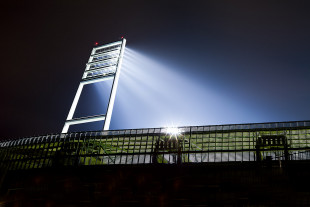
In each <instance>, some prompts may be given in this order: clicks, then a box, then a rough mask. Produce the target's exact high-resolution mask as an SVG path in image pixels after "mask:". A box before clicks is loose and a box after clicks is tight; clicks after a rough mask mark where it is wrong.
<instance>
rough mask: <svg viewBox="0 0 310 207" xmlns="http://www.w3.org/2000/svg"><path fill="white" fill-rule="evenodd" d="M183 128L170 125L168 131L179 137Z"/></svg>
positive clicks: (171, 134)
mask: <svg viewBox="0 0 310 207" xmlns="http://www.w3.org/2000/svg"><path fill="white" fill-rule="evenodd" d="M181 132H182V131H181V130H180V129H179V128H176V127H168V128H166V133H167V134H169V135H170V137H172V136H175V137H177V136H178V135H180V134H181Z"/></svg>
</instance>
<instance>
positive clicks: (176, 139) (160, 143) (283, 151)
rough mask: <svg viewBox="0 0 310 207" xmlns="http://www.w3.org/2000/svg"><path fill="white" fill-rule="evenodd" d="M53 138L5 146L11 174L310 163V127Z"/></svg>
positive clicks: (307, 124) (262, 125)
mask: <svg viewBox="0 0 310 207" xmlns="http://www.w3.org/2000/svg"><path fill="white" fill-rule="evenodd" d="M178 129H179V131H180V133H179V134H177V135H174V136H172V135H171V134H169V133H167V128H148V129H128V130H111V131H93V132H91V131H90V132H75V133H68V134H51V135H45V136H37V137H29V138H23V139H16V140H8V141H3V142H1V143H0V153H1V155H0V157H1V165H2V166H3V167H4V166H6V168H8V169H10V170H16V169H30V168H49V167H55V166H83V165H133V164H134V165H139V164H189V163H192V164H193V163H205V164H208V163H223V162H225V163H244V164H245V163H264V162H266V161H270V162H273V163H274V164H275V165H279V166H281V165H284V164H285V162H287V161H292V160H309V159H310V151H309V148H310V121H296V122H272V123H256V124H234V125H211V126H189V127H180V128H178Z"/></svg>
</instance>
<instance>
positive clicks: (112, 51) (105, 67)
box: [62, 38, 126, 133]
mask: <svg viewBox="0 0 310 207" xmlns="http://www.w3.org/2000/svg"><path fill="white" fill-rule="evenodd" d="M95 44H96V45H97V44H98V43H97V42H96V43H95ZM125 45H126V39H125V38H122V40H120V41H117V42H113V43H110V44H105V45H100V46H96V47H94V48H93V50H92V52H91V55H90V57H89V60H88V63H87V64H86V68H85V71H84V74H83V76H82V81H81V82H80V85H79V87H78V90H77V92H76V95H75V97H74V99H73V102H72V105H71V108H70V111H69V114H68V116H67V119H66V122H65V125H64V127H63V129H62V133H67V132H68V130H69V127H70V126H71V125H76V124H85V123H90V122H96V121H104V124H103V130H109V127H110V122H111V116H112V110H113V106H114V101H115V96H116V89H117V85H118V79H119V76H120V70H121V65H122V58H123V55H124V51H125ZM111 79H112V80H113V84H112V89H111V92H110V94H109V95H110V98H109V103H108V107H107V109H106V113H105V114H99V115H94V116H87V117H79V118H73V115H74V112H75V109H76V107H77V104H78V101H79V99H80V96H81V93H82V90H83V86H85V85H87V84H93V83H98V82H102V81H108V80H111Z"/></svg>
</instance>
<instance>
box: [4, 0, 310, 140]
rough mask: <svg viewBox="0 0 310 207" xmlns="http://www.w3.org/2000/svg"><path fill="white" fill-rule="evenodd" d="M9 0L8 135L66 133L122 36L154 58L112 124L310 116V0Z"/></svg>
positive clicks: (126, 84) (135, 71)
mask: <svg viewBox="0 0 310 207" xmlns="http://www.w3.org/2000/svg"><path fill="white" fill-rule="evenodd" d="M9 2H10V3H1V14H0V15H1V37H2V38H1V60H2V69H1V71H2V81H1V82H0V84H1V102H0V106H1V115H2V116H1V129H2V136H1V139H7V138H17V137H23V136H31V135H39V134H47V133H58V132H60V131H61V129H62V127H63V124H64V121H65V119H66V116H67V114H68V112H69V109H70V106H71V103H72V101H73V97H74V95H75V92H76V90H77V87H78V84H79V81H80V79H81V76H82V74H83V71H84V69H85V63H86V62H87V61H88V58H89V55H90V52H91V49H92V47H93V45H94V43H95V42H99V43H100V44H104V43H109V42H113V41H117V40H119V39H120V37H121V36H125V38H126V39H127V46H128V48H129V49H130V51H131V52H132V54H137V55H136V56H135V57H138V56H139V55H141V56H143V57H145V58H146V60H145V61H146V62H149V63H150V62H152V61H154V64H149V65H145V68H143V67H142V66H141V65H140V66H139V67H140V68H138V67H137V68H129V69H127V73H128V74H127V76H126V71H125V69H126V68H125V67H124V68H123V69H124V70H123V69H122V75H123V74H124V75H123V76H121V78H120V83H119V89H120V90H119V91H118V93H117V97H116V102H115V107H114V111H113V114H112V123H111V128H112V129H123V128H142V127H159V126H163V125H165V122H169V123H170V122H177V123H176V124H177V125H208V124H230V123H249V122H272V121H295V120H309V117H310V110H309V105H310V95H309V94H310V93H309V92H310V87H309V78H310V61H309V56H310V41H309V37H310V12H309V11H310V6H309V3H308V4H307V3H306V2H307V1H218V0H214V1H83V0H61V1H53V3H52V2H51V3H48V1H37V2H36V1H21V0H12V1H9ZM136 63H137V64H139V61H136ZM156 64H158V65H162V66H163V68H164V69H163V68H162V69H159V70H158V72H157V73H155V72H154V71H156V67H155V66H156ZM141 67H142V68H141ZM152 67H154V69H152V70H151V68H152ZM128 71H131V72H132V73H129V72H128ZM139 71H141V73H139ZM148 71H149V72H148ZM123 72H124V73H123ZM140 74H141V75H140ZM153 74H154V75H153ZM165 74H169V75H168V76H166V77H165ZM130 75H133V76H130ZM156 75H158V77H157V76H156ZM126 77H127V78H128V77H132V79H130V81H131V82H130V81H125V80H126ZM143 77H145V78H143ZM150 77H154V78H153V79H152V80H151V79H150ZM161 77H162V78H161ZM167 77H169V79H168V78H167ZM174 77H175V78H174ZM148 78H149V79H148ZM122 80H123V81H122ZM130 83H131V84H130ZM169 84H170V85H169ZM133 85H135V86H134V87H133ZM131 86H132V88H131ZM135 87H137V88H140V91H137V90H135ZM164 87H165V88H168V89H169V90H170V91H169V90H168V89H167V90H168V91H169V93H170V95H169V94H168V92H167V91H166V90H165V88H164ZM142 89H143V91H142ZM148 89H150V90H148ZM151 89H152V90H151ZM126 90H127V92H126ZM160 91H162V93H161V92H160ZM171 93H172V94H171ZM131 94H132V95H131ZM141 94H144V97H145V98H141V97H142V95H141ZM161 96H162V97H161ZM163 97H166V98H163ZM152 98H154V99H155V100H156V101H157V102H156V103H155V102H154V101H150V100H151V99H152ZM121 99H123V100H121ZM159 107H161V108H159ZM160 112H162V113H160ZM165 114H169V117H168V118H167V117H164V115H165ZM132 115H134V116H132ZM171 117H176V118H175V119H174V118H171ZM160 119H161V120H160ZM178 120H180V121H178Z"/></svg>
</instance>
